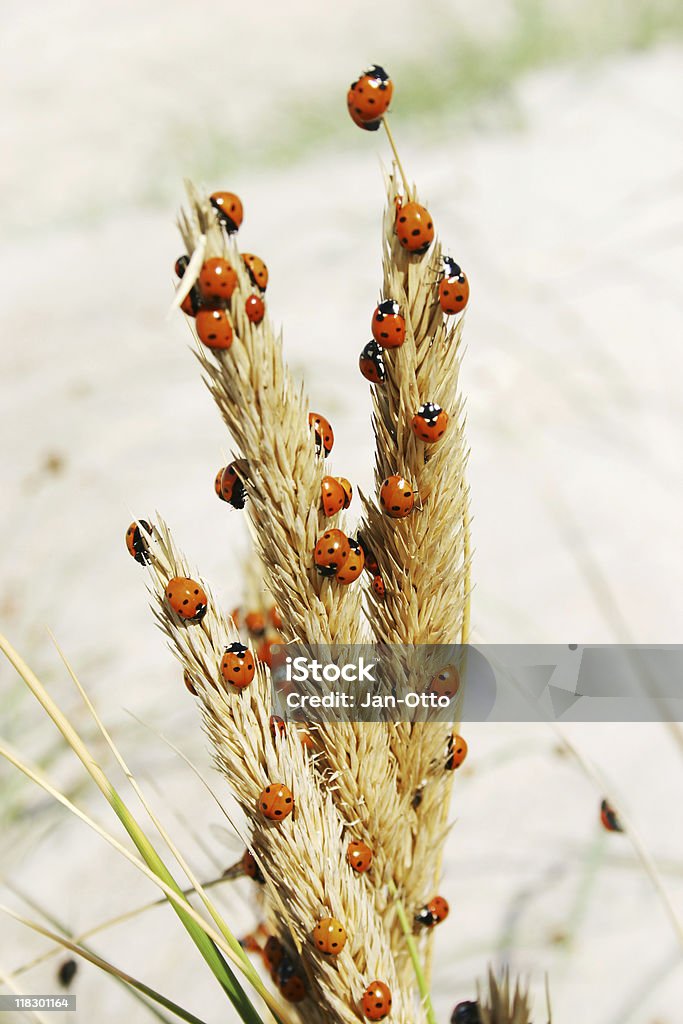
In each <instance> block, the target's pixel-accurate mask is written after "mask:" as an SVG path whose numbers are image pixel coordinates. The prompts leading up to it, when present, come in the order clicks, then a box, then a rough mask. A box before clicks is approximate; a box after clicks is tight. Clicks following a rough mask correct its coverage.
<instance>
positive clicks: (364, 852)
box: [346, 839, 372, 875]
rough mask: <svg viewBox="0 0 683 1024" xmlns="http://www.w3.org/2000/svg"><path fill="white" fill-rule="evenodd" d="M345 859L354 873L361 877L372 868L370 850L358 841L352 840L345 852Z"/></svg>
mask: <svg viewBox="0 0 683 1024" xmlns="http://www.w3.org/2000/svg"><path fill="white" fill-rule="evenodd" d="M346 859H347V861H348V862H349V864H350V865H351V867H352V868H353V870H354V871H357V872H358V874H359V875H363V874H365V872H366V871H369V870H370V868H371V867H372V850H371V849H370V847H369V846H368V845H367V844H366V843H363V842H361V840H360V839H352V840H351V842H350V843H349V846H348V849H347V851H346Z"/></svg>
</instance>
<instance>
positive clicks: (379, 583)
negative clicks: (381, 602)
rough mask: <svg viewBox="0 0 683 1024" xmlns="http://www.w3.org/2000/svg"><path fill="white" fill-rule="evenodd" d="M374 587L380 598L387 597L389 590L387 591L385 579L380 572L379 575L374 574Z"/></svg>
mask: <svg viewBox="0 0 683 1024" xmlns="http://www.w3.org/2000/svg"><path fill="white" fill-rule="evenodd" d="M372 589H373V592H374V593H375V594H376V595H377V597H379V598H384V597H386V594H387V591H386V587H385V586H384V580H383V579H382V577H381V576H380V575H379V574H378V575H377V576H373V579H372Z"/></svg>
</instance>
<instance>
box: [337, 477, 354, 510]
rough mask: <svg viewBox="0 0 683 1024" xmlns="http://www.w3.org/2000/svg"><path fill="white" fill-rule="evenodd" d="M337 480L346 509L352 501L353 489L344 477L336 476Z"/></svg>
mask: <svg viewBox="0 0 683 1024" xmlns="http://www.w3.org/2000/svg"><path fill="white" fill-rule="evenodd" d="M337 480H338V481H339V483H340V484H341V485H342V488H343V490H344V508H348V507H349V505H350V504H351V502H352V501H353V487H352V486H351V484H350V482H349V481H348V480H347V479H346V477H345V476H338V477H337Z"/></svg>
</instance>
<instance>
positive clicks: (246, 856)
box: [241, 850, 266, 885]
mask: <svg viewBox="0 0 683 1024" xmlns="http://www.w3.org/2000/svg"><path fill="white" fill-rule="evenodd" d="M241 867H242V872H243V873H244V874H245V875H246V876H247V878H251V879H253V880H254V882H258V884H259V885H265V882H266V879H265V875H264V874H263V872H262V871H261V868H260V867H259V866H258V863H257V861H256V858H255V857H254V855H253V853H251V852H250V851H249V850H245V851H244V853H243V854H242V861H241Z"/></svg>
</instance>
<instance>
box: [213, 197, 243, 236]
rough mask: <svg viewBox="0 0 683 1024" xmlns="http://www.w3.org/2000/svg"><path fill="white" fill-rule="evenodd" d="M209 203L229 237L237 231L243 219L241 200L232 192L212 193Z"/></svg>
mask: <svg viewBox="0 0 683 1024" xmlns="http://www.w3.org/2000/svg"><path fill="white" fill-rule="evenodd" d="M209 201H210V203H211V205H212V206H213V208H214V210H215V211H216V213H217V214H218V219H219V221H220V222H221V224H222V225H223V227H224V228H225V230H226V231H227V232H228V234H229V235H232V234H234V232H235V231H238V230H239V228H240V226H241V224H242V220H243V219H244V210H243V209H242V200H241V199H240V197H239V196H236V195H235V193H234V192H212V193H211V195H210V196H209Z"/></svg>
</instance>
